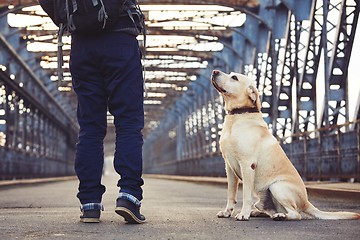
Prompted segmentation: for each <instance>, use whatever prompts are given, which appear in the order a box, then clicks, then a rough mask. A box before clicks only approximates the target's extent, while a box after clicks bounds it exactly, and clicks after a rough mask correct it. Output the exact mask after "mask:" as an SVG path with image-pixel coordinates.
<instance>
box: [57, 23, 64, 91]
mask: <svg viewBox="0 0 360 240" xmlns="http://www.w3.org/2000/svg"><path fill="white" fill-rule="evenodd" d="M64 31H65V25H64V24H63V23H60V25H59V31H58V44H57V48H58V50H57V75H58V87H60V84H61V81H62V80H64V74H63V73H64V72H63V68H62V66H63V63H64V58H63V51H62V47H63V46H64V43H63V41H62V37H63V35H64Z"/></svg>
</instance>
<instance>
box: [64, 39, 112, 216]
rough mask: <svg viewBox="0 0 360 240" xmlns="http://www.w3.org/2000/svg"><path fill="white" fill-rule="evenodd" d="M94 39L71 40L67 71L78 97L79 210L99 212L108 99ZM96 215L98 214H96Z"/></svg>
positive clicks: (77, 156)
mask: <svg viewBox="0 0 360 240" xmlns="http://www.w3.org/2000/svg"><path fill="white" fill-rule="evenodd" d="M97 43H98V40H97V39H96V38H85V37H82V36H76V37H73V42H72V50H71V61H70V69H71V73H72V79H73V88H74V90H75V92H76V95H77V98H78V109H77V118H78V122H79V126H80V131H79V140H78V143H77V145H76V156H75V171H76V174H77V176H78V178H79V181H80V184H79V192H78V194H77V197H78V198H79V200H80V202H81V204H82V210H84V211H89V210H100V209H102V205H101V200H102V195H103V193H104V192H105V186H103V185H102V184H101V177H102V170H103V164H104V147H103V139H104V137H105V134H106V112H107V96H106V92H105V90H104V84H103V79H102V76H101V75H100V74H99V72H98V69H97V66H95V65H94V63H96V59H94V54H93V52H92V49H93V48H94V47H96V45H97ZM98 212H99V211H98Z"/></svg>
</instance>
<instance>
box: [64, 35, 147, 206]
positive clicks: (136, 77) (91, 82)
mask: <svg viewBox="0 0 360 240" xmlns="http://www.w3.org/2000/svg"><path fill="white" fill-rule="evenodd" d="M70 71H71V75H72V81H73V88H74V91H75V93H76V95H77V98H78V109H77V119H78V122H79V126H80V130H79V140H78V143H77V145H76V157H75V171H76V174H77V176H78V178H79V181H80V184H79V192H78V194H77V197H78V198H79V200H80V202H81V204H86V203H100V202H101V199H102V195H103V193H104V192H105V186H104V185H102V184H101V177H102V171H103V165H104V144H103V140H104V137H105V135H106V128H107V110H109V112H110V113H111V114H112V115H113V116H114V125H115V128H116V145H115V156H114V167H115V170H116V172H117V173H118V174H119V175H120V180H119V181H118V186H119V187H120V192H125V193H129V194H131V195H133V196H135V197H136V198H137V199H138V200H142V188H141V186H142V185H143V183H144V182H143V179H142V177H141V175H142V145H143V137H142V133H141V130H142V129H143V127H144V106H143V76H142V66H141V52H140V49H139V45H138V42H137V39H136V37H135V36H132V35H129V34H126V33H122V32H107V33H103V34H99V35H96V36H81V35H73V36H72V43H71V53H70Z"/></svg>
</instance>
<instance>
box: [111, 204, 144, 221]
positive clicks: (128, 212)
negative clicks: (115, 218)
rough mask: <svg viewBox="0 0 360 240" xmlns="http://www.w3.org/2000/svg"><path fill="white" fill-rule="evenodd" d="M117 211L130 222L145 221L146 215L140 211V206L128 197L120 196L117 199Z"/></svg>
mask: <svg viewBox="0 0 360 240" xmlns="http://www.w3.org/2000/svg"><path fill="white" fill-rule="evenodd" d="M115 212H116V213H117V214H119V215H120V216H122V217H123V218H124V219H125V221H127V222H129V223H133V224H136V223H144V222H145V217H144V215H142V214H141V213H140V206H137V205H136V204H135V203H133V202H131V201H129V200H127V199H124V198H118V199H117V200H116V208H115Z"/></svg>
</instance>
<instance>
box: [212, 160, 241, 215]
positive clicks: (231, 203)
mask: <svg viewBox="0 0 360 240" xmlns="http://www.w3.org/2000/svg"><path fill="white" fill-rule="evenodd" d="M225 169H226V176H227V182H228V193H227V204H226V208H225V210H224V211H220V212H218V214H217V216H218V217H219V218H228V217H230V216H231V214H232V213H233V211H234V207H235V204H236V195H237V192H238V188H239V178H238V177H237V176H236V175H235V173H234V171H233V170H232V169H231V168H230V166H229V165H228V164H226V167H225Z"/></svg>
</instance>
